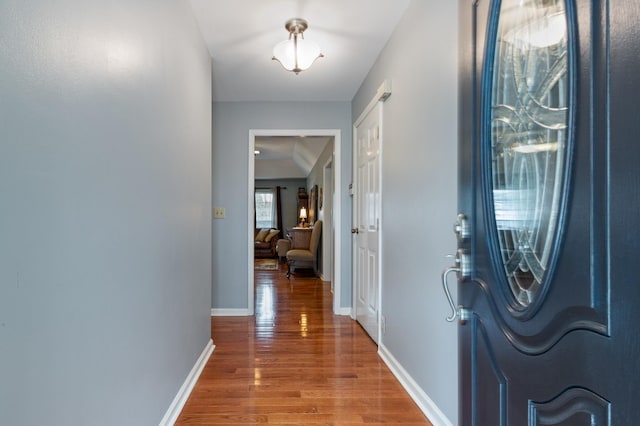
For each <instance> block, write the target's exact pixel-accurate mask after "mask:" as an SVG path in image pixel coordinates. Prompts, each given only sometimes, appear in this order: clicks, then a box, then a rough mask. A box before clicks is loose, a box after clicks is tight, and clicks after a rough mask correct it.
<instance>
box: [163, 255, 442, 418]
mask: <svg viewBox="0 0 640 426" xmlns="http://www.w3.org/2000/svg"><path fill="white" fill-rule="evenodd" d="M284 268H285V267H283V266H280V268H279V270H278V271H256V272H255V277H256V279H255V282H256V298H255V300H256V315H255V317H212V319H211V328H212V338H213V341H214V343H215V345H216V348H215V351H214V352H213V355H212V356H211V358H210V360H209V362H208V363H207V365H206V367H205V369H204V370H203V372H202V375H201V376H200V379H199V381H198V383H197V384H196V386H195V388H194V390H193V392H192V393H191V396H190V398H189V400H188V401H187V403H186V404H185V407H184V409H183V410H182V414H181V415H180V417H179V419H178V421H177V422H176V425H196V424H199V425H202V424H209V425H253V424H270V425H281V426H289V425H345V426H348V425H356V424H366V425H371V426H375V425H387V426H388V425H421V426H424V425H431V423H430V422H429V421H428V420H427V419H426V418H425V416H424V415H423V414H422V412H421V411H420V410H419V409H418V407H417V406H416V405H415V403H414V402H413V401H412V400H411V398H410V397H409V396H408V394H407V393H406V392H405V390H404V389H403V388H402V386H401V385H400V384H399V383H398V381H397V380H396V378H395V377H394V376H393V375H392V374H391V372H390V371H389V369H388V368H387V367H386V365H385V364H384V363H383V362H382V360H381V359H380V357H379V356H378V355H377V353H376V351H377V348H376V345H375V344H374V343H373V341H371V340H370V338H369V337H368V336H367V335H366V334H365V332H364V331H363V330H362V328H361V327H360V326H359V325H358V324H357V323H356V322H355V321H353V320H351V319H350V318H349V317H345V316H335V315H333V313H332V307H331V304H332V301H331V294H330V284H329V283H328V282H323V281H321V280H320V279H318V278H312V277H308V276H307V277H304V276H302V275H293V276H292V279H291V280H287V279H286V277H285V275H284V272H285V269H284Z"/></svg>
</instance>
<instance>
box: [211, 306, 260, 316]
mask: <svg viewBox="0 0 640 426" xmlns="http://www.w3.org/2000/svg"><path fill="white" fill-rule="evenodd" d="M251 315H253V312H250V311H249V309H215V308H214V309H211V316H212V317H250V316H251Z"/></svg>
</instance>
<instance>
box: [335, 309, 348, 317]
mask: <svg viewBox="0 0 640 426" xmlns="http://www.w3.org/2000/svg"><path fill="white" fill-rule="evenodd" d="M334 313H335V314H336V315H346V316H348V317H350V316H351V308H338V310H337V311H336V312H334Z"/></svg>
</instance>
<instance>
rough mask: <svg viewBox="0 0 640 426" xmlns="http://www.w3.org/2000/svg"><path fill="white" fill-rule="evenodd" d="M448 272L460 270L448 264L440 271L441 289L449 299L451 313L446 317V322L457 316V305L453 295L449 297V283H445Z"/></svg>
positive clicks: (452, 320) (453, 319)
mask: <svg viewBox="0 0 640 426" xmlns="http://www.w3.org/2000/svg"><path fill="white" fill-rule="evenodd" d="M450 272H460V268H459V267H458V266H450V267H448V268H446V269H445V270H444V271H442V289H443V290H444V294H445V296H447V300H448V301H449V306H451V315H449V316H448V317H447V318H445V319H446V320H447V322H454V321H455V320H456V318H457V317H458V307H457V306H456V304H455V303H454V301H453V297H451V292H450V291H449V284H448V283H447V276H448V275H449V273H450Z"/></svg>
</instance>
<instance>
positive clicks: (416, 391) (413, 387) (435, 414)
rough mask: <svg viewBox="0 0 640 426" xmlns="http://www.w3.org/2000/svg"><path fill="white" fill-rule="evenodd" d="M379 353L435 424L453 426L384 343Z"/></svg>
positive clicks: (379, 347)
mask: <svg viewBox="0 0 640 426" xmlns="http://www.w3.org/2000/svg"><path fill="white" fill-rule="evenodd" d="M378 355H380V358H382V360H383V361H384V363H385V364H387V367H389V369H390V370H391V372H392V373H393V375H394V376H396V379H398V381H399V382H400V384H401V385H402V387H403V388H404V389H405V390H406V391H407V393H408V394H409V396H411V399H413V401H414V402H415V403H416V404H417V405H418V407H419V408H420V410H421V411H422V412H423V413H424V415H425V416H427V418H428V419H429V421H431V423H432V424H433V426H453V423H451V420H449V419H448V418H447V416H445V415H444V413H443V412H442V411H441V410H440V408H438V406H437V405H436V403H435V402H433V400H432V399H431V398H429V396H428V395H427V394H426V393H425V392H424V391H423V390H422V388H421V387H420V386H419V385H418V384H417V383H416V381H415V380H413V378H412V377H411V376H410V375H409V373H407V371H406V370H405V369H404V368H402V365H401V364H400V363H399V362H398V360H396V359H395V358H394V357H393V355H391V352H389V350H387V348H386V347H385V346H384V345H380V346H378Z"/></svg>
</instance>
